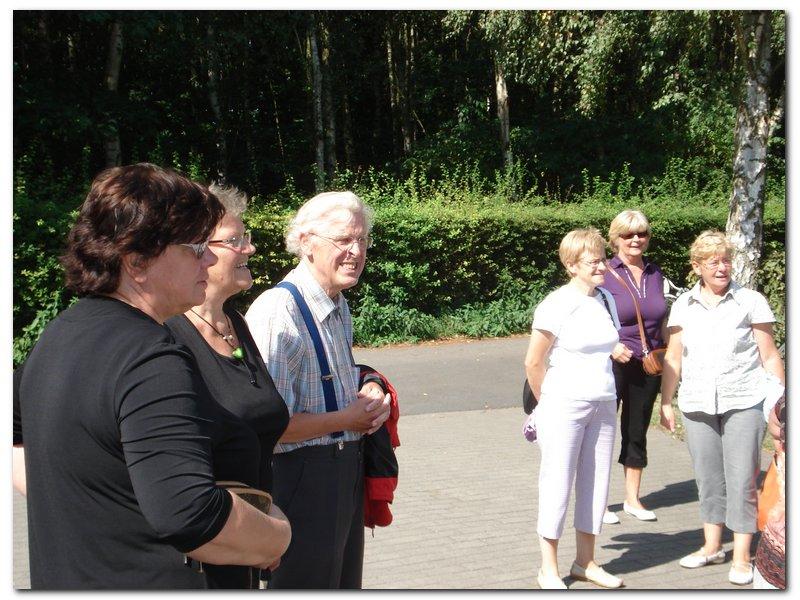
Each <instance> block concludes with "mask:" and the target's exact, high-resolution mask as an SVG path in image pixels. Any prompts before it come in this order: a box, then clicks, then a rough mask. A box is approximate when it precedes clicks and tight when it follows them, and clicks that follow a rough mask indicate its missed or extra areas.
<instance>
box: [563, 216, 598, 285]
mask: <svg viewBox="0 0 800 600" xmlns="http://www.w3.org/2000/svg"><path fill="white" fill-rule="evenodd" d="M584 252H589V253H590V254H597V255H598V256H605V255H606V241H605V240H604V239H603V236H602V235H600V232H599V231H598V230H597V229H596V228H594V227H586V228H584V229H573V230H572V231H570V232H569V233H568V234H567V235H565V236H564V238H563V239H562V240H561V244H560V245H559V247H558V258H560V259H561V264H562V265H564V268H565V269H567V273H569V267H568V265H574V264H575V263H576V262H578V261H579V260H580V258H581V255H582V254H583V253H584ZM570 276H572V273H570Z"/></svg>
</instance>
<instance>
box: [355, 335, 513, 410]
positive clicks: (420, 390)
mask: <svg viewBox="0 0 800 600" xmlns="http://www.w3.org/2000/svg"><path fill="white" fill-rule="evenodd" d="M528 340H529V336H527V335H524V336H513V337H510V338H499V339H486V340H455V341H445V342H431V343H423V344H417V345H401V346H386V347H383V348H354V349H353V357H354V358H355V359H356V362H357V363H361V364H366V365H369V366H370V367H372V368H373V369H377V370H378V371H380V372H381V373H383V374H384V375H385V376H386V377H387V378H388V379H389V381H391V382H392V385H394V386H395V388H396V389H397V395H398V397H399V401H400V413H401V414H403V415H418V414H426V413H441V412H453V411H464V410H483V409H486V408H508V407H511V406H521V405H522V383H523V380H524V378H525V367H524V365H523V361H524V359H525V351H526V350H527V348H528Z"/></svg>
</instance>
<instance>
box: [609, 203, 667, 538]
mask: <svg viewBox="0 0 800 600" xmlns="http://www.w3.org/2000/svg"><path fill="white" fill-rule="evenodd" d="M608 243H609V245H610V246H611V248H612V250H614V251H615V252H616V255H615V256H614V258H612V259H611V260H610V261H609V262H608V271H607V272H606V274H605V283H604V284H603V287H604V288H605V289H607V290H608V291H609V292H611V294H612V295H613V296H614V301H615V302H616V303H617V312H618V315H619V321H620V324H621V325H622V327H621V329H620V330H619V344H617V346H616V348H614V351H613V352H612V353H611V357H612V358H613V359H614V363H613V368H614V380H615V382H616V387H617V405H618V406H619V404H622V414H621V416H620V431H621V433H622V444H621V447H620V453H619V459H618V461H617V462H619V464H621V465H622V468H623V469H624V473H625V501H624V502H623V504H622V509H623V510H624V511H625V513H626V514H628V515H631V516H633V517H634V518H636V519H639V520H641V521H655V520H656V515H655V513H654V512H653V511H651V510H647V509H646V508H645V507H644V506H643V505H642V502H641V500H640V499H639V489H640V486H641V482H642V471H643V470H644V468H645V467H646V466H647V428H648V427H649V426H650V417H651V415H652V414H653V405H654V404H655V401H656V396H657V395H658V390H659V387H660V385H661V376H660V375H650V374H648V373H647V372H645V370H644V367H643V366H642V359H643V357H644V353H645V352H646V351H647V350H652V349H653V348H662V347H664V346H665V343H664V342H665V340H666V335H665V334H666V331H665V327H664V325H665V317H666V315H667V304H666V301H665V300H664V275H663V274H662V272H661V269H660V268H659V267H658V265H657V264H655V263H654V262H651V261H649V260H648V259H647V258H646V257H645V252H647V248H648V246H649V245H650V223H649V221H648V220H647V217H645V216H644V214H642V213H641V212H639V211H638V210H624V211H622V212H621V213H619V214H618V215H617V216H616V217H614V220H613V221H611V225H610V226H609V228H608ZM612 271H613V272H612ZM636 304H638V306H639V311H640V312H641V316H642V322H643V325H644V335H645V340H646V342H647V344H648V345H649V348H643V347H642V338H641V334H640V332H639V319H638V317H637V314H636ZM603 522H604V523H607V524H614V523H619V517H618V516H617V515H616V514H614V513H613V512H610V511H606V514H605V515H604V516H603Z"/></svg>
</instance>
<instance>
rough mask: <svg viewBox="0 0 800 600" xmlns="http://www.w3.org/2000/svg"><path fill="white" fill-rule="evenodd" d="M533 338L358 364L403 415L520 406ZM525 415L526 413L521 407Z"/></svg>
mask: <svg viewBox="0 0 800 600" xmlns="http://www.w3.org/2000/svg"><path fill="white" fill-rule="evenodd" d="M527 345H528V336H514V337H510V338H500V339H487V340H454V341H444V342H430V343H423V344H417V345H409V344H405V345H399V346H386V347H382V348H354V349H353V357H354V358H355V360H356V362H358V363H363V364H367V365H369V366H371V367H372V368H374V369H377V370H378V371H380V372H381V373H383V374H384V375H386V377H387V378H388V379H389V381H391V382H392V384H393V385H394V386H395V388H396V389H397V393H398V396H399V400H400V413H401V414H402V415H419V414H426V413H449V412H457V411H472V410H484V409H487V408H508V407H512V406H520V405H521V402H522V400H521V394H522V381H523V378H524V376H525V370H524V367H523V360H524V358H525V350H526V348H527ZM520 414H522V412H521V411H520ZM13 507H14V508H13V512H14V515H13V517H14V519H13V520H14V525H13V561H14V568H13V581H14V587H15V588H17V589H24V588H27V587H28V586H29V585H30V583H29V582H30V579H29V575H28V536H27V522H26V519H27V511H26V507H25V499H24V498H23V497H22V496H20V495H19V494H18V493H17V492H14V500H13Z"/></svg>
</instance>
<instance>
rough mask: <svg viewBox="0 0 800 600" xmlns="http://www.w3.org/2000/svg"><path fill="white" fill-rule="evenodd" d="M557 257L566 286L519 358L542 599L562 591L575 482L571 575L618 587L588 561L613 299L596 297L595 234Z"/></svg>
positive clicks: (609, 377)
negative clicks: (532, 413) (532, 434)
mask: <svg viewBox="0 0 800 600" xmlns="http://www.w3.org/2000/svg"><path fill="white" fill-rule="evenodd" d="M558 254H559V258H560V259H561V263H562V264H563V265H564V268H565V269H566V270H567V272H568V273H569V276H570V282H569V283H568V284H567V285H564V286H562V287H560V288H558V289H557V290H555V291H553V292H551V293H550V294H548V296H547V297H546V298H545V299H544V300H543V301H542V302H541V303H540V304H539V306H537V307H536V311H535V312H534V315H533V327H532V333H531V341H530V345H529V346H528V353H527V355H526V357H525V371H526V374H527V376H528V383H529V384H530V386H531V389H532V390H533V393H534V394H535V395H536V397H537V398H539V404H538V406H537V407H536V429H537V431H538V439H539V447H540V449H541V466H540V468H539V516H538V522H537V526H536V530H537V532H538V534H539V545H540V548H541V552H542V566H541V569H540V570H539V574H538V577H537V581H538V583H539V587H540V588H542V589H559V588H560V589H563V588H566V585H565V584H564V582H563V581H562V580H561V577H560V576H559V574H558V557H557V551H558V541H559V539H560V538H561V535H562V533H563V531H564V522H565V520H566V516H567V504H568V503H569V496H570V491H571V490H572V484H573V482H575V520H574V524H575V535H576V557H575V562H574V563H572V568H571V569H570V575H571V576H572V577H573V578H575V579H582V580H586V581H591V582H592V583H595V584H597V585H600V586H602V587H607V588H616V587H620V586H621V585H622V580H621V579H620V578H619V577H616V576H614V575H612V574H610V573H608V572H607V571H605V570H604V569H603V567H601V566H600V565H598V564H597V563H596V562H595V560H594V546H595V536H596V535H597V534H599V533H600V529H601V528H602V520H603V513H604V512H605V508H606V501H607V500H608V483H609V477H610V473H611V454H612V450H613V445H614V435H615V434H616V428H617V422H616V398H617V393H616V387H615V385H614V374H613V372H612V370H611V352H612V351H613V350H614V349H615V346H617V345H618V344H619V336H618V335H617V329H618V328H619V321H618V320H617V319H616V307H615V305H614V298H613V296H612V295H611V294H610V293H609V292H606V291H604V290H601V289H598V287H597V286H599V285H601V284H602V283H603V278H604V273H605V271H606V262H605V241H604V240H603V237H602V236H601V235H600V232H599V231H597V230H596V229H594V228H590V229H576V230H574V231H570V232H569V233H568V234H567V235H566V236H564V239H563V240H562V241H561V246H560V247H559V250H558Z"/></svg>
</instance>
